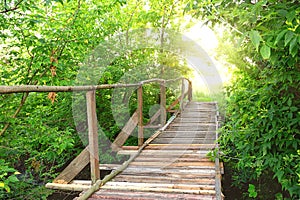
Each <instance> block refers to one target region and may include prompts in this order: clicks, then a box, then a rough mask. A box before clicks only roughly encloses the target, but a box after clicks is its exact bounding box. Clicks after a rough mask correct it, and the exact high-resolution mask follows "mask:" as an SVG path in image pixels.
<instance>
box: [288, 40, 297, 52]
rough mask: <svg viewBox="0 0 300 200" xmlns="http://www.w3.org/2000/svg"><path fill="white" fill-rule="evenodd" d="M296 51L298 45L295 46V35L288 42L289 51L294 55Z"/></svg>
mask: <svg viewBox="0 0 300 200" xmlns="http://www.w3.org/2000/svg"><path fill="white" fill-rule="evenodd" d="M297 52H298V47H297V37H294V38H293V39H292V41H291V42H290V47H289V53H290V54H291V55H292V56H293V57H295V55H296V54H297Z"/></svg>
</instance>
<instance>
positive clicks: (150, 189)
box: [102, 182, 215, 194]
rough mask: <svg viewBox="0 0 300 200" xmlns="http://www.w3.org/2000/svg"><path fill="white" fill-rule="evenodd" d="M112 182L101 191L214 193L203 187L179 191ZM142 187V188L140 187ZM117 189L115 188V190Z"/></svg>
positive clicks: (174, 187) (178, 188)
mask: <svg viewBox="0 0 300 200" xmlns="http://www.w3.org/2000/svg"><path fill="white" fill-rule="evenodd" d="M113 183H114V182H109V183H108V184H106V185H104V186H102V188H103V189H110V190H114V189H117V190H129V191H147V192H168V193H174V192H177V193H186V194H215V191H214V190H212V189H210V188H208V189H206V187H205V186H203V187H202V186H199V187H191V188H190V189H185V188H183V189H181V188H180V187H179V186H178V187H176V186H173V188H170V187H171V186H170V187H169V188H168V187H167V188H161V187H155V185H154V187H151V186H147V185H143V184H141V183H137V185H130V184H128V183H126V185H120V184H113ZM141 185H143V187H140V186H141ZM116 187H117V188H116Z"/></svg>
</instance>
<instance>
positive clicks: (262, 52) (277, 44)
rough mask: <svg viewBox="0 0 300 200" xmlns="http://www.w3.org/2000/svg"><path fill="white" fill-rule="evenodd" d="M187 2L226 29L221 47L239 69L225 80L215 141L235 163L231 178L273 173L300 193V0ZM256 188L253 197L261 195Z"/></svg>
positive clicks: (295, 194)
mask: <svg viewBox="0 0 300 200" xmlns="http://www.w3.org/2000/svg"><path fill="white" fill-rule="evenodd" d="M186 10H187V12H190V13H192V14H194V15H195V16H199V17H202V18H203V19H205V20H208V22H209V23H210V24H212V25H215V24H221V25H223V26H224V27H225V31H229V32H230V33H229V34H228V33H224V36H225V37H226V38H225V39H223V41H225V42H226V44H232V47H229V48H227V47H226V48H223V49H225V51H226V53H229V54H228V55H227V58H228V61H229V62H231V63H233V64H234V65H235V66H236V67H237V70H236V74H235V76H236V77H235V79H234V80H233V81H232V84H231V85H230V86H228V87H227V88H226V91H227V93H226V97H227V108H226V122H225V126H224V127H223V131H222V135H221V138H220V144H221V148H222V151H223V152H224V153H225V157H226V158H228V160H227V161H228V162H232V163H234V166H235V169H236V176H235V177H234V178H235V179H236V180H237V181H238V183H242V182H247V181H248V182H249V181H250V180H257V179H259V178H260V177H262V176H263V175H264V174H267V175H269V176H270V175H273V178H275V179H277V180H278V182H279V183H280V184H281V185H282V188H283V190H287V191H289V194H290V196H291V198H293V199H298V198H299V197H300V192H299V191H300V182H299V171H300V166H299V162H300V156H299V144H300V132H299V130H300V124H299V121H300V113H299V107H300V95H299V88H300V76H299V74H300V73H299V72H300V68H299V66H300V63H299V59H300V54H299V49H300V45H299V44H300V43H299V36H300V28H299V21H300V15H299V14H300V9H299V3H298V1H295V0H292V1H267V0H262V1H250V0H249V1H231V0H222V1H219V0H216V1H197V3H195V2H194V1H191V3H190V4H189V5H188V6H187V7H186ZM228 41H229V42H228ZM221 45H223V44H221ZM223 46H224V45H223ZM223 52H224V51H223ZM249 189H250V187H249ZM251 191H252V190H251ZM259 192H260V191H257V193H258V194H257V197H258V198H264V197H263V196H260V194H259ZM255 196H256V195H255ZM277 196H278V195H277ZM252 197H254V193H252Z"/></svg>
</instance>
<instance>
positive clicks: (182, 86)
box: [180, 79, 185, 112]
mask: <svg viewBox="0 0 300 200" xmlns="http://www.w3.org/2000/svg"><path fill="white" fill-rule="evenodd" d="M184 94H185V87H184V79H181V97H180V111H181V112H182V111H183V107H184V103H183V100H184Z"/></svg>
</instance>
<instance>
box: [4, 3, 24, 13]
mask: <svg viewBox="0 0 300 200" xmlns="http://www.w3.org/2000/svg"><path fill="white" fill-rule="evenodd" d="M22 1H23V0H20V1H19V2H18V3H17V4H16V5H15V7H13V8H9V9H7V8H6V7H5V9H4V10H2V11H0V14H3V13H8V12H11V11H15V10H17V9H19V5H20V4H21V3H22ZM5 6H6V1H5Z"/></svg>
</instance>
